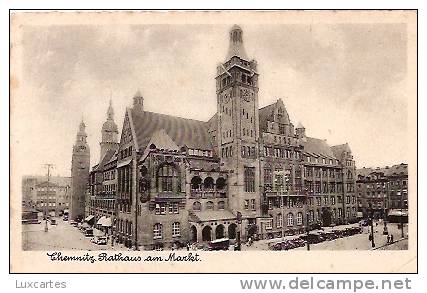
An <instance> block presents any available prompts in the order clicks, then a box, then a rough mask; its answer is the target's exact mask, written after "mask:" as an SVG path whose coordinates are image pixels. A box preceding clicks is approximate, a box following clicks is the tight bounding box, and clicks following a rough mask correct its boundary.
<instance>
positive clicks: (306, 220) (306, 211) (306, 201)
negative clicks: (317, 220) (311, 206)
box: [305, 189, 310, 251]
mask: <svg viewBox="0 0 427 293" xmlns="http://www.w3.org/2000/svg"><path fill="white" fill-rule="evenodd" d="M308 202H309V200H308V189H306V190H305V223H306V224H305V229H306V231H307V251H309V250H310V241H309V240H310V239H309V238H310V221H309V212H308Z"/></svg>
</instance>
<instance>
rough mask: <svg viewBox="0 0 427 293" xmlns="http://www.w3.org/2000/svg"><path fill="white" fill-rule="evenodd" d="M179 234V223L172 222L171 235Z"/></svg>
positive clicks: (176, 235)
mask: <svg viewBox="0 0 427 293" xmlns="http://www.w3.org/2000/svg"><path fill="white" fill-rule="evenodd" d="M178 236H181V229H180V223H179V222H175V223H173V224H172V237H178Z"/></svg>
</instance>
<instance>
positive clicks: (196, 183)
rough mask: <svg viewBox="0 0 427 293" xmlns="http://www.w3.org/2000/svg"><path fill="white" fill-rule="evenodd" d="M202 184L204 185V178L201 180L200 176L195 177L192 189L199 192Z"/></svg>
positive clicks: (192, 179)
mask: <svg viewBox="0 0 427 293" xmlns="http://www.w3.org/2000/svg"><path fill="white" fill-rule="evenodd" d="M200 184H202V178H200V177H199V176H194V177H193V178H191V189H193V190H199V189H200Z"/></svg>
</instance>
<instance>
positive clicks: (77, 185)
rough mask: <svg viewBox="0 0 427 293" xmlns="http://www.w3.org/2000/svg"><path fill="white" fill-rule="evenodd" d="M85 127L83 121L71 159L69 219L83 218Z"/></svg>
mask: <svg viewBox="0 0 427 293" xmlns="http://www.w3.org/2000/svg"><path fill="white" fill-rule="evenodd" d="M85 128H86V125H85V124H84V122H83V120H82V122H81V123H80V126H79V131H78V132H77V137H76V142H75V144H74V146H73V155H72V159H71V188H72V189H71V190H72V195H71V202H70V218H71V219H72V220H76V219H82V218H84V216H85V214H84V213H85V195H86V190H87V184H88V180H89V166H90V150H89V145H88V144H87V141H86V139H87V135H86V132H85Z"/></svg>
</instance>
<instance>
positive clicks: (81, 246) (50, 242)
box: [22, 218, 127, 250]
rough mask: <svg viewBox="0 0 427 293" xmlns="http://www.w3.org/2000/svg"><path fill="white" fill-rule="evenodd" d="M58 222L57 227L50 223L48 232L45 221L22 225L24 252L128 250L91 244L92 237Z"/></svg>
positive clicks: (58, 219) (59, 220)
mask: <svg viewBox="0 0 427 293" xmlns="http://www.w3.org/2000/svg"><path fill="white" fill-rule="evenodd" d="M56 222H57V225H50V223H49V222H48V228H49V230H48V232H45V231H44V227H45V221H42V222H41V224H28V225H22V245H23V250H127V249H126V248H123V247H120V246H117V245H115V246H114V247H111V242H108V244H107V245H97V244H95V243H92V242H90V239H91V238H92V237H85V236H84V235H83V234H82V232H80V230H79V229H78V228H77V227H73V226H72V225H70V223H69V222H68V221H65V222H64V221H62V219H60V218H57V221H56Z"/></svg>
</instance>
